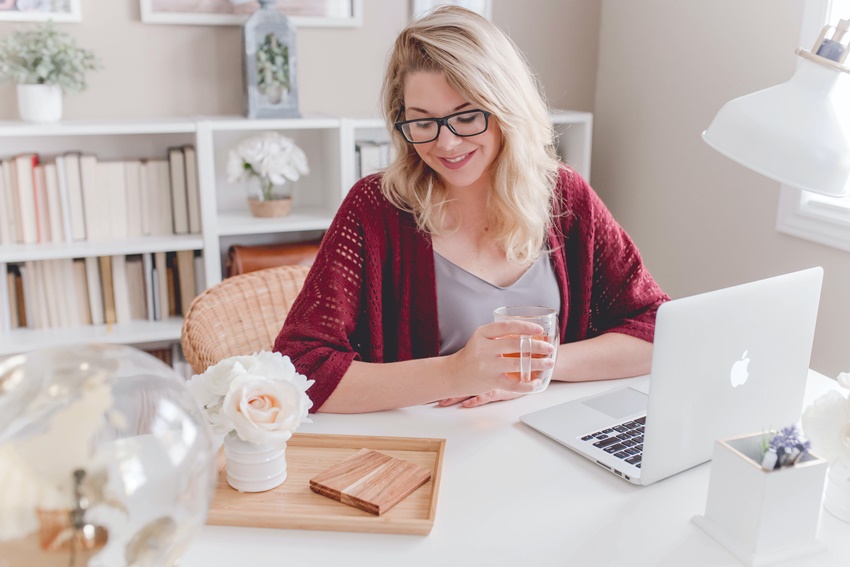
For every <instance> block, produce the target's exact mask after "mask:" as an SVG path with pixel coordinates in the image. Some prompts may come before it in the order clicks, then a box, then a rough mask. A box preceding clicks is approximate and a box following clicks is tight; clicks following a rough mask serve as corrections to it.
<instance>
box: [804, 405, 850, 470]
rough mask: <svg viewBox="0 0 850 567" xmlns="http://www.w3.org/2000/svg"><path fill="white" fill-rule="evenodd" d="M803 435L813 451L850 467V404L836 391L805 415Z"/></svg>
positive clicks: (809, 409)
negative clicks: (810, 443)
mask: <svg viewBox="0 0 850 567" xmlns="http://www.w3.org/2000/svg"><path fill="white" fill-rule="evenodd" d="M802 423H803V431H804V432H805V433H806V436H807V437H808V438H809V441H811V442H812V450H813V451H814V452H815V453H816V454H817V455H819V456H821V457H823V458H824V459H826V460H828V461H834V460H836V459H840V460H841V462H842V463H844V465H845V466H848V467H850V400H849V399H848V398H845V397H844V396H842V395H841V394H839V393H838V392H836V391H834V390H833V391H830V392H827V393H826V394H824V395H823V396H821V397H819V398H818V399H816V400H815V401H814V403H812V405H810V406H809V407H808V408H806V411H805V412H804V413H803V420H802Z"/></svg>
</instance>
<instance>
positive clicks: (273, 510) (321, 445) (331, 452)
mask: <svg viewBox="0 0 850 567" xmlns="http://www.w3.org/2000/svg"><path fill="white" fill-rule="evenodd" d="M445 445H446V440H445V439H427V438H420V437H374V436H360V435H320V434H312V433H296V434H295V435H293V436H292V438H291V439H290V440H289V442H288V443H287V444H286V470H287V478H286V481H284V483H283V484H281V485H280V486H278V487H277V488H275V489H273V490H269V491H268V492H255V493H248V492H239V491H237V490H234V489H233V488H231V487H230V485H229V484H227V479H226V478H225V473H224V465H225V459H224V451H223V450H222V452H221V453H219V456H218V471H219V473H218V484H217V485H216V488H215V494H214V495H213V501H212V504H211V505H210V510H209V513H208V514H207V524H210V525H216V526H243V527H254V528H292V529H297V530H331V531H343V532H371V533H389V534H418V535H427V534H428V533H429V532H430V531H431V527H432V526H433V525H434V515H435V514H436V511H437V494H438V492H439V489H440V473H441V470H442V468H443V452H444V449H445ZM363 448H366V449H373V450H375V451H380V452H382V453H386V454H387V455H389V456H391V457H397V458H399V459H405V460H408V461H410V462H412V463H415V464H417V465H420V466H423V467H426V468H429V469H430V470H431V480H429V481H428V482H426V483H425V484H424V485H422V486H421V487H419V488H418V489H417V490H416V491H414V492H413V493H412V494H411V495H410V496H408V497H407V498H405V499H404V500H402V501H401V502H399V503H398V504H397V505H395V506H394V507H393V508H392V509H390V510H389V511H388V512H387V513H386V514H383V515H381V516H374V515H372V514H369V513H368V512H364V511H363V510H358V509H357V508H353V507H351V506H347V505H345V504H342V503H340V502H336V501H334V500H331V499H330V498H327V497H325V496H321V495H319V494H316V493H314V492H312V491H311V490H310V479H311V478H313V477H314V476H316V475H317V474H318V473H320V472H322V471H323V470H325V469H327V468H328V467H330V466H332V465H335V464H336V463H338V462H339V461H341V460H343V459H344V458H346V457H348V456H349V455H351V454H353V453H355V452H357V451H358V450H359V449H363Z"/></svg>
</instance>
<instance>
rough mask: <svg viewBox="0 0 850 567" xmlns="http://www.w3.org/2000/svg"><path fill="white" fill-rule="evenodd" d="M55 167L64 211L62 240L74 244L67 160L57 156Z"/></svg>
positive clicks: (60, 203) (60, 206)
mask: <svg viewBox="0 0 850 567" xmlns="http://www.w3.org/2000/svg"><path fill="white" fill-rule="evenodd" d="M54 167H55V168H56V180H57V182H58V184H59V208H60V210H61V211H62V213H61V214H62V240H63V241H64V242H73V241H74V229H73V227H72V226H71V195H70V193H69V192H68V172H67V169H66V166H65V158H64V157H62V156H57V158H56V162H55V163H54Z"/></svg>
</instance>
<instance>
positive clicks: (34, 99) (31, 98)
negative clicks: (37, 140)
mask: <svg viewBox="0 0 850 567" xmlns="http://www.w3.org/2000/svg"><path fill="white" fill-rule="evenodd" d="M18 114H20V115H21V120H26V121H27V122H39V123H47V122H59V121H60V120H61V119H62V89H61V88H59V87H57V86H56V85H18Z"/></svg>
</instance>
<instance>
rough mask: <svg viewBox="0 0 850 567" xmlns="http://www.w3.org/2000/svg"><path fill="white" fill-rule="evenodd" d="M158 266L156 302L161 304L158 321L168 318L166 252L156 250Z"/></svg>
mask: <svg viewBox="0 0 850 567" xmlns="http://www.w3.org/2000/svg"><path fill="white" fill-rule="evenodd" d="M153 257H154V267H155V268H156V279H157V281H156V300H157V301H156V303H158V304H159V310H158V315H159V316H158V317H157V320H158V321H165V320H166V319H168V265H167V261H166V256H165V252H154V255H153Z"/></svg>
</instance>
